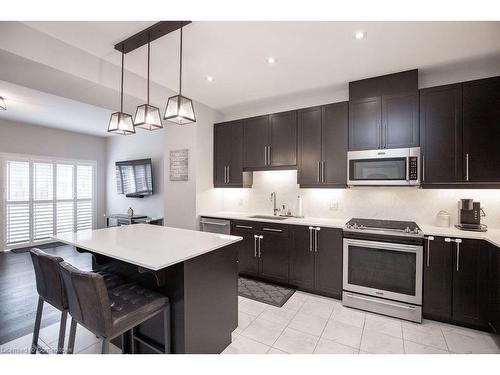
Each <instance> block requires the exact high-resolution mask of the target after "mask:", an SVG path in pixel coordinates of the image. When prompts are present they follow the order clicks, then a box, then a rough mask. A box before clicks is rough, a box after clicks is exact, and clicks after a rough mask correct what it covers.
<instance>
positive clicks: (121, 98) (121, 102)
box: [120, 48, 125, 112]
mask: <svg viewBox="0 0 500 375" xmlns="http://www.w3.org/2000/svg"><path fill="white" fill-rule="evenodd" d="M124 61H125V52H124V51H123V48H122V84H121V95H120V112H123V64H124Z"/></svg>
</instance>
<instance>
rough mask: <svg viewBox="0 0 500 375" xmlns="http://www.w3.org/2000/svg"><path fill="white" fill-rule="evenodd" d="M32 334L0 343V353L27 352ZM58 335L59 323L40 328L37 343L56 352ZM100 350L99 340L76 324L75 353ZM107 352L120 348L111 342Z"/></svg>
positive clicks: (67, 331) (66, 341)
mask: <svg viewBox="0 0 500 375" xmlns="http://www.w3.org/2000/svg"><path fill="white" fill-rule="evenodd" d="M70 321H71V319H68V325H67V327H66V339H65V342H64V347H65V348H66V347H67V344H68V337H69V328H70ZM32 337H33V335H32V334H29V335H26V336H23V337H20V338H18V339H16V340H13V341H9V342H7V343H5V344H3V345H0V354H28V353H29V352H30V348H31V340H32ZM58 337H59V323H57V324H53V325H50V326H48V327H45V328H42V329H41V330H40V335H39V338H38V345H39V346H41V347H42V348H43V349H44V350H45V351H46V352H48V353H49V354H51V353H56V352H57V341H58ZM100 352H101V340H99V339H98V338H97V337H95V335H94V334H92V333H91V332H90V331H88V330H87V329H85V328H83V327H81V326H77V329H76V339H75V353H77V354H98V353H100ZM109 352H110V353H112V354H119V353H121V350H120V349H119V348H118V347H116V346H115V345H113V344H110V345H109Z"/></svg>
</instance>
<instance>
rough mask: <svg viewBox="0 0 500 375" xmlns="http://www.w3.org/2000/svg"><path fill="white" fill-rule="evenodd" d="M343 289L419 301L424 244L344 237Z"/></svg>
mask: <svg viewBox="0 0 500 375" xmlns="http://www.w3.org/2000/svg"><path fill="white" fill-rule="evenodd" d="M343 255H344V257H343V258H344V259H343V262H344V264H343V289H344V290H345V291H349V292H355V293H362V294H366V295H370V296H374V297H380V298H387V299H391V300H395V301H401V302H408V303H412V304H415V305H421V304H422V265H423V264H422V262H423V260H422V255H423V247H422V246H419V245H407V244H399V243H388V242H376V241H367V240H359V239H351V238H344V249H343Z"/></svg>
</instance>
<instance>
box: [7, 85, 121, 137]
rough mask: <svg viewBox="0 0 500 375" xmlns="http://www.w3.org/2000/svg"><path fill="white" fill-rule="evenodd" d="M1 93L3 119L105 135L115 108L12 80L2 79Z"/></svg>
mask: <svg viewBox="0 0 500 375" xmlns="http://www.w3.org/2000/svg"><path fill="white" fill-rule="evenodd" d="M0 96H3V97H5V102H6V104H7V110H6V111H0V120H12V121H16V122H22V123H28V124H33V125H41V126H47V127H50V128H56V129H63V130H69V131H74V132H78V133H86V134H93V135H98V136H103V135H106V129H107V124H108V122H109V117H110V116H111V113H112V111H110V110H108V109H104V108H100V107H96V106H93V105H90V104H86V103H82V102H80V101H76V100H71V99H66V98H63V97H60V96H57V95H51V94H47V93H45V92H42V91H38V90H33V89H30V88H27V87H24V86H19V85H15V84H13V83H10V82H5V81H0Z"/></svg>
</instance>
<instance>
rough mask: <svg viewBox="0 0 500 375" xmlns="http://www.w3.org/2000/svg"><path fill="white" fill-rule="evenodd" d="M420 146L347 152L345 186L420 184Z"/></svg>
mask: <svg viewBox="0 0 500 375" xmlns="http://www.w3.org/2000/svg"><path fill="white" fill-rule="evenodd" d="M420 169H421V160H420V147H411V148H393V149H380V150H365V151H349V152H348V153H347V175H348V177H347V185H349V186H356V185H359V186H369V185H371V186H383V185H389V186H415V185H417V186H418V185H420Z"/></svg>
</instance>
